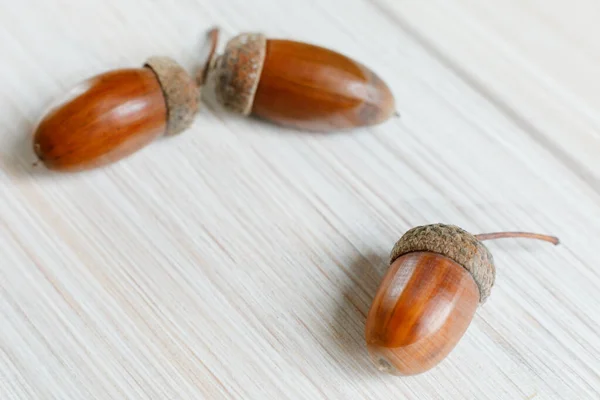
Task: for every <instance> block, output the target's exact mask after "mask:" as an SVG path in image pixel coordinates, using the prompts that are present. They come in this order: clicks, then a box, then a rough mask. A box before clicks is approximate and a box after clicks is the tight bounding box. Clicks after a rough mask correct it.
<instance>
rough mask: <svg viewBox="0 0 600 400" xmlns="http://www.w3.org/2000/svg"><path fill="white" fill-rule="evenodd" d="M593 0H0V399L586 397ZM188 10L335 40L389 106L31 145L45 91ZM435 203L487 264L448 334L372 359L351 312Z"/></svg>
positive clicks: (596, 175)
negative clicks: (485, 281) (69, 161)
mask: <svg viewBox="0 0 600 400" xmlns="http://www.w3.org/2000/svg"><path fill="white" fill-rule="evenodd" d="M599 16H600V6H599V5H598V3H597V2H595V1H593V0H574V1H569V2H564V1H562V0H545V1H541V0H530V1H522V0H503V1H495V2H490V1H478V0H462V1H460V0H452V1H450V0H449V1H441V0H440V1H435V0H419V1H417V0H404V1H398V0H373V1H367V0H310V1H297V0H296V1H288V0H285V1H283V0H277V1H275V0H254V1H246V0H229V1H210V0H181V1H178V2H171V1H167V0H155V1H133V0H128V1H126V0H106V1H101V2H100V1H93V0H52V1H49V0H25V1H21V2H16V1H15V2H9V1H7V0H6V1H5V0H3V1H2V2H0V54H1V61H0V87H1V88H2V90H0V318H1V322H0V398H1V399H92V398H94V399H126V398H127V399H200V398H206V399H220V398H240V399H241V398H244V399H287V398H294V399H300V398H304V399H319V398H331V399H333V398H340V399H367V398H369V399H388V398H389V399H392V398H396V399H511V400H512V399H533V398H535V399H598V398H600V339H599V332H600V311H599V310H600V296H599V295H598V287H600V273H599V272H598V268H599V265H600V251H599V246H598V243H599V241H600V225H599V221H600V161H599V157H598V154H600V138H599V137H600V134H599V132H600V113H599V112H598V110H599V107H600V90H599V89H600V87H599V86H600V84H599V81H598V71H600V44H598V43H599V42H598V41H597V38H598V37H599V35H600V30H599V28H598V23H597V21H598V17H599ZM213 25H219V26H221V27H222V28H223V29H224V31H225V33H226V35H228V36H230V35H233V34H235V33H237V32H241V31H257V30H258V31H263V32H265V33H267V34H268V35H269V36H272V37H285V38H293V39H297V40H305V41H309V42H312V43H317V44H320V45H324V46H327V47H331V48H333V49H336V50H338V51H341V52H343V53H345V54H347V55H350V56H352V57H354V58H356V59H358V60H360V61H362V62H364V63H365V64H367V65H369V66H370V67H372V68H373V69H374V70H375V71H377V72H378V74H380V75H381V76H382V77H383V78H384V79H385V80H386V81H387V82H388V83H389V85H390V86H391V87H392V88H393V91H394V93H395V95H396V99H397V106H398V110H399V111H400V113H401V114H402V117H401V118H399V119H393V120H391V121H389V122H388V123H386V124H384V125H381V126H378V127H375V128H371V129H361V130H357V131H355V132H349V133H340V134H333V135H311V134H306V133H302V132H296V131H290V130H284V129H280V128H277V127H274V126H271V125H268V124H265V123H262V122H258V121H255V120H252V119H243V118H236V117H233V116H230V115H224V114H222V113H218V112H213V111H211V110H210V109H208V108H204V109H203V111H202V112H201V113H200V115H199V116H198V118H197V121H196V123H195V124H194V126H193V128H192V129H190V130H189V131H187V132H186V133H185V134H182V135H180V136H178V137H175V138H169V139H165V140H160V141H158V142H157V143H154V144H153V145H152V146H150V147H148V148H146V149H144V150H143V151H141V152H140V153H138V154H136V155H135V156H133V157H131V158H128V159H126V160H124V161H122V162H120V163H118V164H116V165H113V166H111V167H108V168H105V169H101V170H97V171H93V172H89V173H83V174H77V175H57V174H47V173H43V172H40V168H37V169H36V168H32V167H31V163H32V161H33V159H34V158H33V155H32V153H31V149H30V141H31V138H30V134H31V131H32V129H33V128H34V126H35V124H36V121H37V120H38V118H40V116H41V115H42V113H43V111H44V109H45V107H46V106H47V104H48V103H49V102H51V100H52V99H53V98H55V97H57V96H59V95H60V94H61V93H63V92H64V91H65V90H67V89H68V88H69V87H71V86H73V85H74V84H75V83H77V82H78V81H80V80H82V79H84V78H87V77H89V76H91V75H94V74H97V73H100V72H103V71H105V70H109V69H114V68H119V67H124V66H137V65H141V64H142V63H143V62H144V60H145V59H146V58H147V57H149V56H151V55H167V56H172V57H174V58H176V59H177V60H179V61H181V62H182V63H183V64H184V65H185V66H186V68H189V69H190V70H191V69H193V68H194V67H196V66H197V65H198V63H199V61H200V60H199V54H200V49H201V44H202V42H203V39H204V36H203V35H204V33H205V32H206V30H207V29H209V28H210V27H211V26H213ZM433 222H445V223H452V224H457V225H460V226H462V227H463V228H465V229H467V230H470V231H472V232H483V231H497V230H515V229H519V230H532V231H540V232H548V233H553V234H556V235H558V236H560V238H561V240H562V245H561V246H559V247H556V248H555V247H552V246H550V245H548V244H545V243H540V242H529V241H515V240H506V241H498V242H496V243H490V249H491V250H492V251H493V252H494V255H495V258H496V261H497V266H498V279H497V282H496V286H495V288H494V290H493V291H492V296H491V298H490V299H489V300H488V302H487V303H486V304H485V305H484V306H483V307H482V308H481V309H480V310H479V311H478V313H477V315H476V316H475V318H474V320H473V322H472V324H471V326H470V327H469V329H468V331H467V333H466V335H465V336H464V338H463V339H462V340H461V342H460V343H459V345H458V346H457V348H456V349H455V350H454V351H453V352H452V353H451V355H450V356H449V358H447V359H446V360H445V361H444V362H443V363H442V364H441V365H440V366H439V367H437V368H436V369H434V370H432V371H430V372H428V373H426V374H423V375H420V376H416V377H409V378H397V377H391V376H386V375H381V374H380V373H379V372H377V371H376V370H375V368H374V367H373V366H372V365H371V364H370V361H369V359H368V356H367V353H366V350H365V346H364V334H363V332H364V323H365V315H366V313H367V312H368V309H369V306H370V302H371V300H372V298H373V295H374V293H375V290H376V289H377V285H378V283H379V279H380V278H381V276H382V275H383V273H384V272H385V269H386V263H387V257H388V253H389V251H390V250H391V247H392V245H393V243H394V242H395V241H396V240H397V239H398V238H399V237H400V235H401V234H402V233H403V232H404V231H406V230H407V229H409V228H411V227H413V226H415V225H420V224H424V223H433Z"/></svg>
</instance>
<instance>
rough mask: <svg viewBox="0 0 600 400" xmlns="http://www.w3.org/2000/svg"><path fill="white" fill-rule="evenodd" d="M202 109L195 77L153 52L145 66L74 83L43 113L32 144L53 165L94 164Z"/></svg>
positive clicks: (127, 151) (177, 126) (180, 124)
mask: <svg viewBox="0 0 600 400" xmlns="http://www.w3.org/2000/svg"><path fill="white" fill-rule="evenodd" d="M197 110H198V92H197V86H196V83H195V82H194V80H193V79H192V77H190V76H189V75H188V74H187V73H186V72H185V71H184V70H183V68H182V67H181V66H179V65H178V64H177V63H176V62H175V61H173V60H171V59H170V58H166V57H153V58H151V59H149V60H148V62H147V63H146V64H145V66H144V67H143V68H137V69H120V70H115V71H110V72H106V73H104V74H101V75H98V76H95V77H93V78H90V79H88V80H87V81H85V82H83V83H81V84H79V85H78V86H76V87H75V88H73V89H72V90H71V91H70V92H69V93H68V94H67V95H66V96H65V97H64V98H63V99H60V100H58V101H57V102H56V103H55V105H54V106H52V107H51V108H50V110H49V111H48V112H47V114H46V115H45V116H44V117H43V118H42V120H41V122H40V123H39V124H38V126H37V128H36V130H35V133H34V139H33V143H34V144H33V146H34V150H35V153H36V154H37V156H38V158H39V160H40V161H41V162H42V163H43V164H44V165H45V166H46V167H47V168H49V169H52V170H58V171H81V170H85V169H91V168H95V167H100V166H103V165H106V164H109V163H113V162H116V161H118V160H120V159H122V158H124V157H127V156H129V155H131V154H132V153H134V152H135V151H137V150H139V149H141V148H142V147H144V146H146V145H147V144H149V143H150V142H152V141H153V140H154V139H156V138H157V137H158V136H161V135H163V134H176V133H179V132H181V131H183V130H184V129H186V128H187V127H188V126H189V125H190V124H191V123H192V121H193V116H194V114H195V113H196V112H197Z"/></svg>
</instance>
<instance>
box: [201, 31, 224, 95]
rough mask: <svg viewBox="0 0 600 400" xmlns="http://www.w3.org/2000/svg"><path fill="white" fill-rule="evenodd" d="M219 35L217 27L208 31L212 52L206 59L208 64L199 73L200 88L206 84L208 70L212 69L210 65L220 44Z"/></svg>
mask: <svg viewBox="0 0 600 400" xmlns="http://www.w3.org/2000/svg"><path fill="white" fill-rule="evenodd" d="M219 34H220V29H219V28H217V27H215V28H212V29H211V30H210V31H208V40H209V42H210V50H209V52H208V56H207V58H206V63H205V64H204V66H203V67H202V69H201V70H200V71H199V72H198V75H197V84H198V86H202V85H203V84H204V82H206V75H208V70H209V69H210V64H211V62H212V60H213V58H214V56H215V52H216V51H217V45H218V43H219Z"/></svg>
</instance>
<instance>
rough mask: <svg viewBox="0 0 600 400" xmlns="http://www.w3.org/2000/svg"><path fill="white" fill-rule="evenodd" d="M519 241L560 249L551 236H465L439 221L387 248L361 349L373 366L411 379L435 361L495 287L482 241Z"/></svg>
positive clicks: (450, 346) (492, 268)
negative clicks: (364, 346) (541, 242)
mask: <svg viewBox="0 0 600 400" xmlns="http://www.w3.org/2000/svg"><path fill="white" fill-rule="evenodd" d="M518 237H521V238H533V239H540V240H545V241H548V242H551V243H553V244H555V245H556V244H558V239H557V238H555V237H552V236H545V235H538V234H532V233H524V232H502V233H490V234H481V235H471V234H470V233H468V232H466V231H464V230H463V229H461V228H458V227H456V226H452V225H443V224H435V225H425V226H420V227H416V228H413V229H411V230H409V231H408V232H406V233H405V234H404V236H402V238H401V239H400V240H399V241H398V242H397V243H396V245H395V246H394V248H393V250H392V254H391V258H390V264H391V265H390V267H389V269H388V271H387V273H386V274H385V276H384V278H383V280H382V283H381V285H380V286H379V289H378V290H377V294H376V295H375V298H374V300H373V303H372V305H371V308H370V310H369V314H368V316H367V323H366V330H365V336H366V342H367V349H368V351H369V354H370V356H371V359H372V360H373V362H374V364H375V366H376V367H377V368H378V369H379V370H381V371H384V372H389V373H391V374H394V375H415V374H419V373H422V372H425V371H427V370H429V369H431V368H433V367H434V366H436V365H437V364H438V363H439V362H441V361H442V360H443V359H444V358H445V357H446V356H447V355H448V354H449V353H450V352H451V351H452V349H453V348H454V346H455V345H456V344H457V343H458V341H459V340H460V338H461V337H462V336H463V334H464V333H465V331H466V330H467V327H468V326H469V324H470V323H471V320H472V319H473V316H474V314H475V311H476V309H477V306H478V305H479V304H482V303H483V302H485V300H486V299H487V298H488V296H489V295H490V290H491V288H492V286H493V285H494V280H495V275H496V268H495V266H494V261H493V258H492V255H491V253H490V252H489V251H488V249H487V248H486V247H485V246H484V245H483V244H482V243H481V242H482V241H484V240H488V239H498V238H518Z"/></svg>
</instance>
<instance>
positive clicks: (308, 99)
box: [207, 33, 395, 132]
mask: <svg viewBox="0 0 600 400" xmlns="http://www.w3.org/2000/svg"><path fill="white" fill-rule="evenodd" d="M207 76H208V78H207V80H208V81H209V82H210V84H211V85H212V86H213V88H214V89H213V90H214V92H215V93H214V94H215V97H216V100H217V102H218V103H219V104H220V105H221V106H222V107H224V108H225V109H226V110H229V111H232V112H235V113H239V114H242V115H250V114H252V115H254V116H256V117H259V118H261V119H265V120H268V121H271V122H273V123H276V124H279V125H282V126H288V127H293V128H298V129H302V130H308V131H317V132H328V131H335V130H345V129H349V128H355V127H361V126H369V125H376V124H379V123H382V122H384V121H385V120H387V119H388V118H390V116H391V115H392V114H394V113H395V105H394V97H393V95H392V93H391V91H390V89H389V88H388V86H387V85H386V84H385V83H384V82H383V81H382V80H381V79H380V78H379V77H378V76H377V75H376V74H375V73H374V72H373V71H371V70H370V69H368V68H367V67H365V66H364V65H362V64H360V63H358V62H356V61H354V60H352V59H350V58H348V57H346V56H344V55H342V54H339V53H337V52H334V51H332V50H329V49H326V48H323V47H319V46H314V45H311V44H307V43H301V42H296V41H291V40H275V39H267V38H266V37H265V36H264V35H262V34H255V33H244V34H241V35H239V36H237V37H235V38H233V39H232V40H230V41H229V42H228V43H227V46H226V49H225V51H224V53H223V54H222V55H221V56H218V57H217V58H216V59H215V60H214V62H213V63H212V65H211V67H210V70H209V71H208V74H207Z"/></svg>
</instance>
